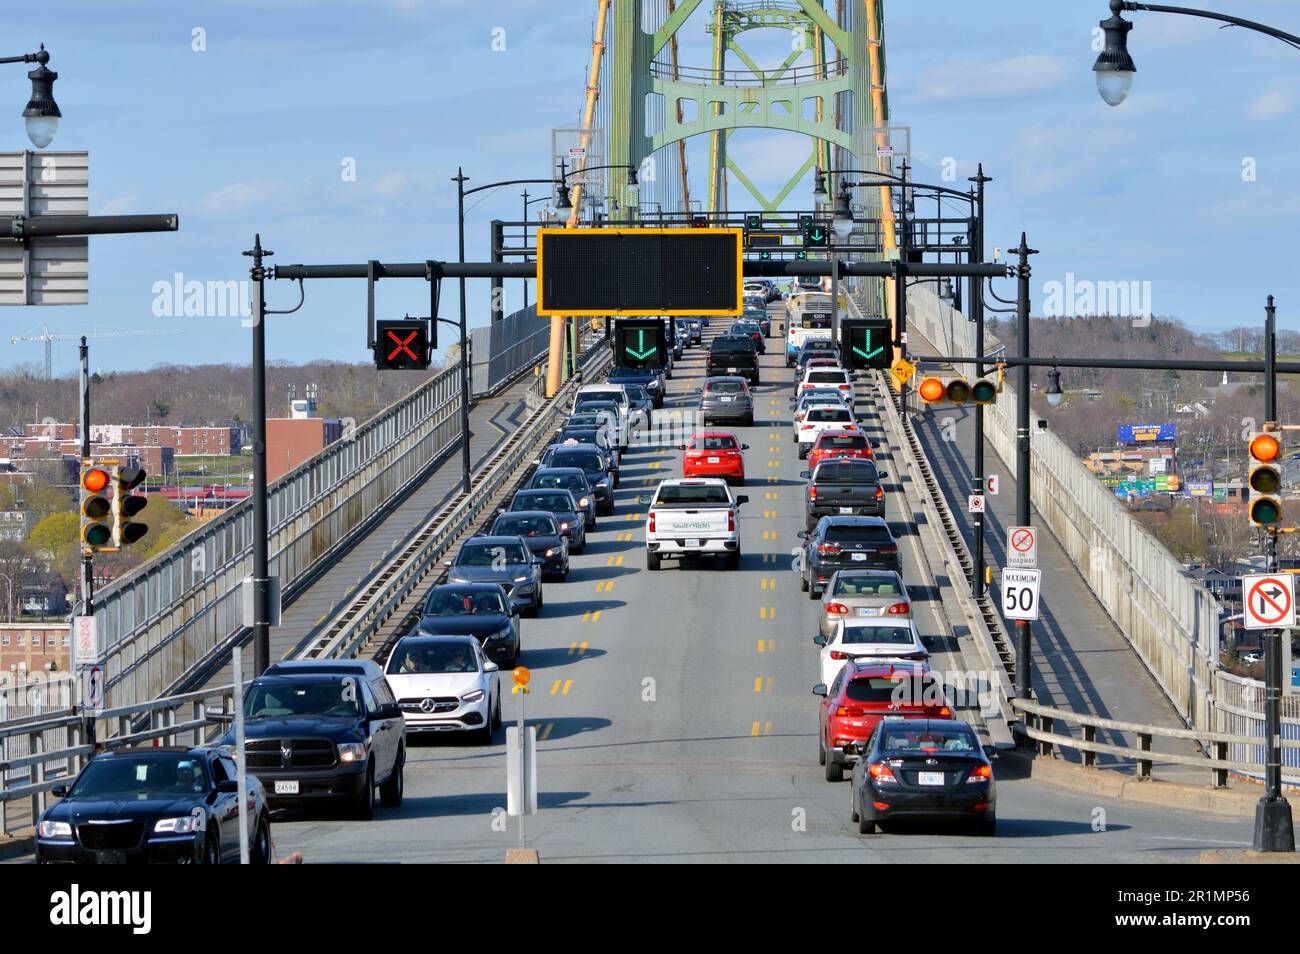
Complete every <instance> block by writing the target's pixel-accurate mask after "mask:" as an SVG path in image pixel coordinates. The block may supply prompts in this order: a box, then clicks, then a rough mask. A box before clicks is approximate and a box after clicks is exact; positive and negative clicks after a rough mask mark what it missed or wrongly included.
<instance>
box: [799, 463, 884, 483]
mask: <svg viewBox="0 0 1300 954" xmlns="http://www.w3.org/2000/svg"><path fill="white" fill-rule="evenodd" d="M813 477H814V479H815V480H817V481H818V482H819V483H820V482H822V481H825V482H827V483H831V484H874V483H875V482H876V479H877V478H876V466H875V464H873V463H871V461H869V460H854V459H853V458H848V459H847V460H845V459H840V458H835V457H832V458H831V459H830V460H826V461H823V462H822V463H820V464H818V465H817V473H815V474H813Z"/></svg>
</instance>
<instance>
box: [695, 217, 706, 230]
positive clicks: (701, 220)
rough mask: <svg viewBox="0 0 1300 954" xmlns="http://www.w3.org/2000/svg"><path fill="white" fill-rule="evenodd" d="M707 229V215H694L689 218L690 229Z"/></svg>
mask: <svg viewBox="0 0 1300 954" xmlns="http://www.w3.org/2000/svg"><path fill="white" fill-rule="evenodd" d="M708 227H709V217H708V216H707V215H695V216H692V217H691V228H693V229H707V228H708Z"/></svg>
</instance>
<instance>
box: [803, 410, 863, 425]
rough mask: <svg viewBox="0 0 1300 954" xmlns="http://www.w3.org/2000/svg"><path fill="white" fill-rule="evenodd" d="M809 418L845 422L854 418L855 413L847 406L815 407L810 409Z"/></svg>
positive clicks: (810, 419) (811, 419)
mask: <svg viewBox="0 0 1300 954" xmlns="http://www.w3.org/2000/svg"><path fill="white" fill-rule="evenodd" d="M808 420H809V421H821V422H827V421H829V422H832V423H841V424H843V423H847V422H848V421H851V420H853V415H852V414H850V413H849V409H848V408H846V407H814V408H809V409H808Z"/></svg>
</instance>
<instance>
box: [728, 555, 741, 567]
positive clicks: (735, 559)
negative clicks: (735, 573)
mask: <svg viewBox="0 0 1300 954" xmlns="http://www.w3.org/2000/svg"><path fill="white" fill-rule="evenodd" d="M727 569H728V570H739V569H740V552H739V551H737V552H735V553H728V554H727Z"/></svg>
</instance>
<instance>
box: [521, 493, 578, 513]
mask: <svg viewBox="0 0 1300 954" xmlns="http://www.w3.org/2000/svg"><path fill="white" fill-rule="evenodd" d="M514 502H515V509H517V510H549V511H551V513H573V501H572V500H570V499H569V497H568V495H567V494H529V493H519V494H515V501H514Z"/></svg>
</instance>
